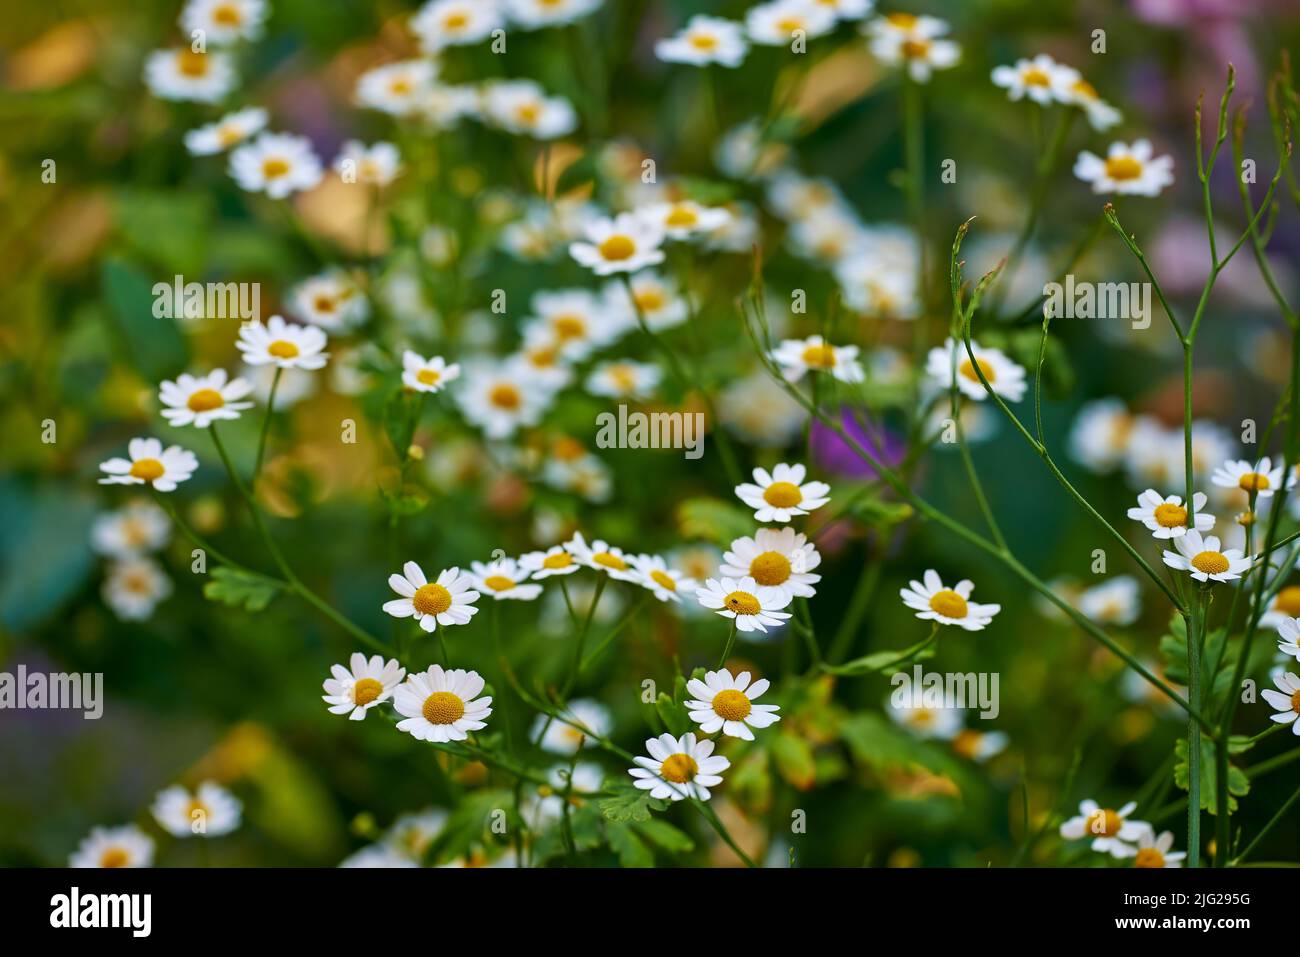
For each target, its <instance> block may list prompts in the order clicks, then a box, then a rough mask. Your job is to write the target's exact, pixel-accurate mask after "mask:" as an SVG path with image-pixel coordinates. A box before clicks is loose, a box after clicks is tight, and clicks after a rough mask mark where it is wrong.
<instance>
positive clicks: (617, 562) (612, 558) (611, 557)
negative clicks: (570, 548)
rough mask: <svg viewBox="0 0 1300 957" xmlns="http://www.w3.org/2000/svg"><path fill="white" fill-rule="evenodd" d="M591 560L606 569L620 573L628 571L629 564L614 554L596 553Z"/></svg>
mask: <svg viewBox="0 0 1300 957" xmlns="http://www.w3.org/2000/svg"><path fill="white" fill-rule="evenodd" d="M591 560H592V561H593V562H595V563H596V564H597V565H604V566H605V567H606V568H613V569H617V570H618V571H625V570H626V569H627V562H625V561H623V559H621V558H619V557H618V556H617V555H615V554H613V553H612V552H594V553H593V554H592V556H591Z"/></svg>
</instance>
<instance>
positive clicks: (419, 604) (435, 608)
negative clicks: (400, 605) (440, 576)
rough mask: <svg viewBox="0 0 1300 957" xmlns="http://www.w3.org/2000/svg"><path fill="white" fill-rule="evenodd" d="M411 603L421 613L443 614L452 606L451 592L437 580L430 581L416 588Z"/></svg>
mask: <svg viewBox="0 0 1300 957" xmlns="http://www.w3.org/2000/svg"><path fill="white" fill-rule="evenodd" d="M411 604H412V605H414V606H415V610H416V611H418V612H419V613H420V614H421V615H441V614H442V613H443V612H444V611H446V610H447V609H448V608H450V607H451V592H449V591H447V589H446V588H444V587H443V586H442V585H439V584H438V583H437V582H429V584H427V585H421V586H420V587H419V588H417V589H416V590H415V594H414V595H412V596H411Z"/></svg>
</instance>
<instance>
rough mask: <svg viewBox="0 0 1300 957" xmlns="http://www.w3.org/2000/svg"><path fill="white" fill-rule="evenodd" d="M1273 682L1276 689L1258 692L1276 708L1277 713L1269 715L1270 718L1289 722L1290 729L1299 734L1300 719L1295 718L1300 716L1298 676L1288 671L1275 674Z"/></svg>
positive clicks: (1299, 681)
mask: <svg viewBox="0 0 1300 957" xmlns="http://www.w3.org/2000/svg"><path fill="white" fill-rule="evenodd" d="M1273 684H1275V685H1277V687H1278V690H1277V691H1274V690H1273V689H1272V688H1265V689H1264V690H1263V691H1261V692H1260V694H1262V695H1263V696H1264V700H1265V701H1267V702H1268V703H1269V706H1270V707H1273V708H1276V709H1277V714H1274V715H1271V716H1270V720H1271V721H1275V722H1276V723H1278V724H1289V725H1291V730H1292V731H1293V732H1295V733H1296V734H1297V735H1300V721H1297V720H1296V719H1297V718H1300V678H1297V677H1296V676H1295V674H1294V673H1292V672H1290V671H1288V672H1286V673H1285V674H1279V675H1275V676H1274V678H1273ZM1279 692H1280V693H1279Z"/></svg>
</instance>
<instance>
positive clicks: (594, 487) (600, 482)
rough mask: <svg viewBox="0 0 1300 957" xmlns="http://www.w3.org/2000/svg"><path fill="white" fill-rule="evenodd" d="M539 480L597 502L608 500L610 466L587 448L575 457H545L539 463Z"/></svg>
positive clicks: (610, 487)
mask: <svg viewBox="0 0 1300 957" xmlns="http://www.w3.org/2000/svg"><path fill="white" fill-rule="evenodd" d="M542 481H543V482H545V483H546V484H547V485H549V486H551V487H552V488H557V489H560V490H561V491H564V492H572V493H574V494H575V495H581V496H582V497H583V498H585V499H586V500H587V501H589V502H595V503H597V504H602V503H604V502H608V501H609V498H610V494H611V493H612V492H613V486H614V479H613V472H612V470H611V469H610V467H609V466H608V465H606V464H605V463H604V462H602V461H601V460H600V459H598V458H597V457H596V456H594V455H592V454H591V453H589V452H584V453H583V454H582V455H579V456H577V457H576V458H550V459H547V461H546V464H545V465H544V466H543V467H542Z"/></svg>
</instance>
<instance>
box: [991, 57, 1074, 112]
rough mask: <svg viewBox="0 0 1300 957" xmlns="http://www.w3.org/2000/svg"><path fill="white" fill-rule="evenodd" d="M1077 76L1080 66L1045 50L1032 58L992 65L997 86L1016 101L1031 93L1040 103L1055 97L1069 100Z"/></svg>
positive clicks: (1033, 98) (1050, 100)
mask: <svg viewBox="0 0 1300 957" xmlns="http://www.w3.org/2000/svg"><path fill="white" fill-rule="evenodd" d="M1078 76H1079V71H1078V70H1075V69H1072V68H1071V67H1068V66H1065V65H1064V64H1060V63H1057V62H1056V61H1055V60H1053V59H1052V58H1051V57H1050V56H1048V55H1047V54H1046V53H1040V54H1038V56H1036V57H1034V58H1033V59H1032V60H1023V59H1022V60H1017V61H1016V63H1015V66H998V67H994V68H993V84H994V86H1000V87H1002V89H1004V90H1006V91H1007V96H1008V97H1009V98H1010V99H1012V100H1013V101H1014V100H1022V99H1024V98H1025V97H1028V98H1029V99H1031V100H1033V101H1034V102H1035V103H1037V104H1038V105H1039V106H1047V105H1048V104H1049V103H1051V102H1052V101H1053V100H1055V101H1056V102H1058V103H1065V102H1068V100H1069V95H1070V94H1069V90H1070V87H1071V86H1072V85H1073V83H1074V81H1075V80H1076V79H1077V78H1078Z"/></svg>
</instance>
